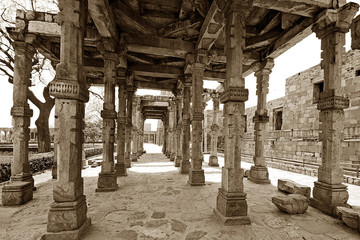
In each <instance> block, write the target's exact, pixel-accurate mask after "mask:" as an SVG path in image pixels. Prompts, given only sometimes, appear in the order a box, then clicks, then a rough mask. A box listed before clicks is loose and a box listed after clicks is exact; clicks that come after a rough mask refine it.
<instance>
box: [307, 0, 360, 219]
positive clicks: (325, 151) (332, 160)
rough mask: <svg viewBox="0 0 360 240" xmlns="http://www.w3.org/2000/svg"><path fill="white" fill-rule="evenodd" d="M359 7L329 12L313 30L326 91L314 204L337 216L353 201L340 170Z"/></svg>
mask: <svg viewBox="0 0 360 240" xmlns="http://www.w3.org/2000/svg"><path fill="white" fill-rule="evenodd" d="M358 8H359V6H358V5H357V4H354V3H349V4H347V5H345V6H344V7H342V8H340V9H339V10H337V11H336V10H330V9H329V10H327V12H326V14H324V15H323V17H322V18H320V19H319V21H318V22H317V23H316V24H315V25H314V27H313V31H314V32H315V33H316V36H317V37H318V38H319V39H321V50H322V53H321V57H322V61H321V68H322V69H323V70H324V91H323V92H322V93H320V99H319V102H318V105H317V108H318V110H320V114H319V121H320V122H321V123H320V132H321V134H320V140H321V141H322V154H321V160H322V162H321V166H320V167H319V170H318V181H316V182H315V183H314V185H315V186H314V188H313V198H311V199H310V204H311V206H313V207H315V208H318V209H320V210H321V211H323V212H325V213H327V214H329V215H333V216H336V215H337V210H336V207H337V206H346V202H347V200H348V198H349V194H348V192H347V186H346V185H344V184H342V181H343V171H342V169H341V167H340V161H341V142H342V139H343V131H344V109H345V108H347V107H349V99H347V98H345V97H343V96H344V95H343V89H342V88H341V76H342V74H341V70H342V57H343V54H344V53H345V49H344V45H345V33H346V32H348V30H349V27H350V24H351V21H352V19H353V17H354V15H355V13H356V12H357V11H358Z"/></svg>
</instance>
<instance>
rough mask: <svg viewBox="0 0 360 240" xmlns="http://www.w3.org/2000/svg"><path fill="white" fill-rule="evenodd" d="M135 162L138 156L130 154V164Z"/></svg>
mask: <svg viewBox="0 0 360 240" xmlns="http://www.w3.org/2000/svg"><path fill="white" fill-rule="evenodd" d="M137 160H138V155H137V153H134V154H131V161H132V162H137Z"/></svg>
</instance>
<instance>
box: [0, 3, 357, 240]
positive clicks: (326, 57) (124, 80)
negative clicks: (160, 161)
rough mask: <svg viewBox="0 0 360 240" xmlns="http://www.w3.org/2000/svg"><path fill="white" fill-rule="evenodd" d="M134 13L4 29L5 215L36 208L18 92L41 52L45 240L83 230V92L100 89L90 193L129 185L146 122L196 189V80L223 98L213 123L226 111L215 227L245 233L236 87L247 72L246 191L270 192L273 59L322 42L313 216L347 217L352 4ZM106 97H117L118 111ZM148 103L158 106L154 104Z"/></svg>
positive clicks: (81, 10) (123, 10) (119, 8)
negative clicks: (8, 141) (10, 73)
mask: <svg viewBox="0 0 360 240" xmlns="http://www.w3.org/2000/svg"><path fill="white" fill-rule="evenodd" d="M134 2H135V1H128V0H123V1H121V0H115V1H108V0H88V1H85V0H59V9H60V12H59V13H58V14H49V13H41V12H32V11H29V12H24V11H22V10H18V11H17V16H16V26H15V27H14V28H8V32H9V34H10V36H11V38H12V39H13V40H14V48H15V55H16V57H15V65H14V66H15V71H14V81H13V84H14V104H13V107H12V109H11V115H12V117H13V129H14V132H13V143H14V145H13V146H14V161H13V164H12V166H11V170H12V176H11V182H10V184H9V185H6V186H5V187H3V193H2V197H3V204H4V205H6V203H8V202H16V203H17V204H23V203H25V202H27V201H30V200H31V199H32V197H33V184H34V181H33V177H32V175H31V173H30V170H29V161H28V148H27V146H28V141H29V124H30V117H31V116H32V110H31V109H30V108H29V105H28V103H27V94H26V92H27V88H28V87H29V85H30V81H29V76H30V71H31V58H32V56H33V54H34V52H35V51H39V52H40V53H42V54H43V55H44V56H45V57H46V58H48V59H49V60H51V61H52V63H53V64H54V65H55V64H56V77H55V79H54V80H53V81H52V82H51V83H50V94H51V95H52V96H53V97H55V98H56V104H55V115H56V120H55V128H56V136H55V155H56V156H57V164H56V167H57V181H56V183H55V184H54V190H53V194H54V195H53V199H54V202H53V203H52V204H51V205H50V211H49V215H48V223H47V233H46V234H45V235H44V237H43V238H44V239H65V238H66V239H68V238H70V239H77V238H78V237H79V236H80V235H81V234H82V233H83V232H84V231H86V229H87V227H88V226H89V225H90V222H91V221H90V219H89V218H88V217H87V206H86V196H85V195H84V190H83V179H82V176H81V168H82V162H81V159H82V146H83V141H84V137H83V128H84V120H83V119H84V111H85V108H84V106H85V105H84V104H85V103H86V102H87V101H88V98H89V97H88V87H89V86H90V85H92V86H103V87H104V89H105V97H104V105H103V110H102V112H101V117H102V118H103V149H104V153H103V162H102V167H101V172H100V174H99V178H98V188H97V191H99V192H102V191H115V190H116V189H117V183H116V181H117V177H118V176H126V175H127V172H126V169H127V168H129V167H131V154H130V153H131V151H132V149H131V140H132V139H131V138H132V137H131V132H132V131H133V132H135V131H138V130H139V129H140V132H141V128H142V127H143V120H144V119H146V118H157V119H161V120H162V121H163V122H164V128H165V131H164V134H165V136H164V139H166V141H165V144H164V149H163V150H164V153H165V154H166V155H167V156H169V157H170V159H171V160H174V162H175V165H176V166H179V172H180V173H182V174H188V175H189V181H188V182H189V184H190V185H191V186H202V185H204V184H205V175H204V170H203V168H202V158H203V156H202V146H201V142H202V132H203V124H202V121H203V119H204V114H203V111H204V105H203V92H204V90H203V80H212V81H218V82H221V83H223V90H222V92H221V93H220V94H219V93H218V92H215V93H213V94H211V97H212V98H213V99H214V102H215V104H214V106H215V107H214V109H215V112H217V109H218V105H219V101H220V102H221V103H222V104H224V126H223V129H224V154H225V166H224V167H223V168H222V183H221V188H220V189H219V192H218V196H217V202H216V208H215V209H214V214H215V216H216V217H217V219H218V220H219V221H220V223H221V224H225V225H228V224H250V222H251V221H250V219H249V217H248V214H247V207H248V206H247V200H246V195H247V194H246V193H245V192H244V190H243V189H244V188H243V175H244V171H243V169H242V168H241V151H240V149H241V145H242V144H243V142H242V136H243V134H244V128H245V120H244V117H243V115H244V113H245V102H246V101H247V99H248V90H247V89H246V88H245V79H244V78H245V77H246V76H248V75H249V74H251V73H253V72H254V73H255V76H256V78H257V92H256V93H257V97H258V104H257V108H256V112H255V116H254V118H253V119H252V121H253V122H254V126H255V127H254V128H255V134H254V141H255V156H254V158H253V160H254V166H253V167H252V168H251V170H250V172H249V180H251V181H253V182H255V183H259V184H268V183H269V174H268V170H267V167H266V165H265V157H264V142H265V141H266V134H267V132H266V131H265V126H266V124H267V122H268V121H269V114H268V112H267V110H266V104H267V100H266V97H267V93H268V85H269V77H270V74H271V70H272V68H273V66H274V59H275V58H276V57H278V56H279V55H281V54H282V53H284V52H285V51H286V50H288V49H289V48H291V47H292V46H294V45H295V44H296V43H298V42H300V41H301V40H303V39H304V38H306V37H307V36H309V35H310V34H311V33H312V32H315V33H316V36H317V37H318V38H319V39H320V40H321V49H322V54H321V57H322V61H321V67H322V69H323V71H324V91H323V92H322V93H321V94H320V96H319V101H318V103H317V109H318V110H319V112H320V117H319V121H320V122H321V124H320V130H321V132H322V134H321V137H320V140H321V141H322V158H321V166H320V168H319V173H318V181H316V182H315V183H314V185H315V186H314V188H313V198H310V205H311V206H313V207H316V208H318V209H320V210H321V211H323V212H325V213H327V214H330V215H336V212H337V211H336V209H337V207H338V206H346V202H347V199H348V192H347V187H346V186H345V185H344V184H342V180H343V172H342V169H341V167H340V164H339V163H340V158H341V146H340V143H341V139H342V135H343V134H342V132H343V124H342V122H343V120H344V109H345V108H348V107H349V100H348V99H347V98H345V97H344V96H343V93H342V91H341V88H340V86H341V69H342V67H341V66H342V58H343V53H344V44H345V33H346V32H348V31H349V28H350V25H351V23H352V21H353V18H354V16H355V14H356V12H357V11H358V9H359V5H358V4H356V3H352V2H349V3H346V1H345V0H337V1H333V0H313V1H308V0H284V1H278V0H266V1H263V0H253V1H249V0H243V1H240V0H228V1H225V0H213V1H208V0H198V1H190V0H175V1H163V0H157V1H154V2H153V1H146V0H138V1H136V2H137V4H134ZM358 22H359V19H357V20H356V21H355V24H353V27H354V31H353V47H354V48H358V47H359V38H360V37H359V36H360V34H359V32H360V31H359V24H358ZM115 87H118V91H119V94H118V102H119V108H118V109H115ZM143 88H145V89H157V90H164V91H170V92H172V93H173V95H174V96H175V97H174V98H171V99H168V100H166V101H165V102H167V103H168V105H166V106H159V105H156V104H154V105H151V104H150V103H149V100H148V99H147V98H144V99H143V100H140V103H139V100H138V99H137V98H136V97H134V96H135V95H134V93H135V91H136V89H143ZM150 99H151V98H150ZM153 100H154V102H161V101H162V99H158V97H156V98H155V99H153ZM150 102H151V100H150ZM190 103H191V107H190ZM142 104H143V105H142ZM160 105H161V104H160ZM134 109H136V111H134ZM132 119H136V124H134V122H133V121H132ZM115 123H116V124H115ZM190 125H191V128H192V131H191V132H190ZM217 130H218V127H217V124H216V122H215V123H214V127H213V128H212V131H214V134H213V135H214V142H213V143H212V144H211V146H212V149H211V151H212V158H211V165H213V166H216V165H217V164H218V163H217V159H216V157H215V153H216V149H215V148H216V134H217V133H216V132H217ZM115 131H116V133H117V134H115ZM190 134H191V136H192V138H191V141H192V151H191V156H190V151H189V141H190ZM136 135H137V136H139V134H136ZM115 136H116V137H115ZM140 136H141V134H140ZM133 141H134V142H135V144H134V146H135V148H137V149H134V151H133V152H134V153H135V152H136V153H137V152H138V150H140V151H141V142H142V140H141V137H140V140H139V139H136V138H135V139H133ZM115 142H116V143H117V148H116V151H117V162H116V164H115V162H114V154H113V153H114V150H115V149H114V143H115ZM136 142H137V143H136ZM139 143H140V144H139ZM179 143H181V144H179ZM135 158H136V156H133V159H135ZM100 194H101V193H100Z"/></svg>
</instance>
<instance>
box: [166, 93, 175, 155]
mask: <svg viewBox="0 0 360 240" xmlns="http://www.w3.org/2000/svg"><path fill="white" fill-rule="evenodd" d="M175 109H176V104H175V101H174V100H171V101H170V106H169V108H168V111H169V134H168V135H169V152H170V161H172V162H173V161H175V157H176V147H175V146H176V145H175V134H176V129H175V127H174V126H175Z"/></svg>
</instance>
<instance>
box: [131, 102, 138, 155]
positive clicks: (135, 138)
mask: <svg viewBox="0 0 360 240" xmlns="http://www.w3.org/2000/svg"><path fill="white" fill-rule="evenodd" d="M139 108H140V98H138V97H134V102H133V112H132V125H133V127H132V129H131V133H132V134H131V136H132V147H131V153H132V154H131V161H132V162H137V158H138V147H139V134H138V123H139V120H140V119H139V112H138V110H139Z"/></svg>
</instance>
